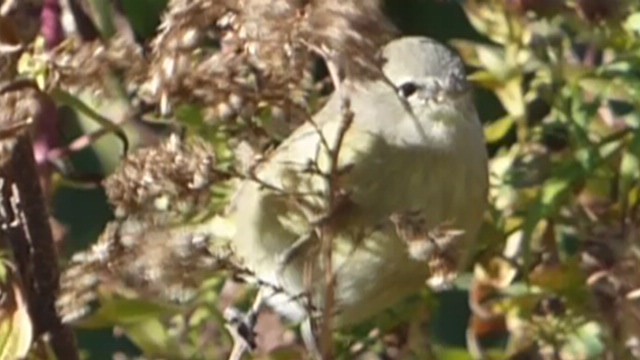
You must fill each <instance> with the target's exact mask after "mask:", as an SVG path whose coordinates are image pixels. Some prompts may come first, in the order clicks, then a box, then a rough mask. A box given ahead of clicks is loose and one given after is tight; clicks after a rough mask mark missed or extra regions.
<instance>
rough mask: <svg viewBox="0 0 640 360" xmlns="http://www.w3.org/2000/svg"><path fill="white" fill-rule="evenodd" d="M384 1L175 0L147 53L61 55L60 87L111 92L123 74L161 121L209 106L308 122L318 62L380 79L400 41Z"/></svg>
mask: <svg viewBox="0 0 640 360" xmlns="http://www.w3.org/2000/svg"><path fill="white" fill-rule="evenodd" d="M379 7H380V6H379V4H378V1H377V0H368V1H365V2H356V1H311V2H305V1H295V0H278V1H264V0H225V1H213V0H197V1H185V0H174V1H171V2H170V3H169V5H168V10H167V12H166V14H165V15H164V18H163V21H162V24H161V25H160V31H159V34H158V36H157V37H156V38H155V39H154V40H153V41H152V42H151V44H150V48H149V49H148V51H143V48H142V47H141V46H139V45H138V44H134V43H132V42H131V40H130V39H128V38H126V37H124V36H116V37H115V38H113V39H110V41H109V42H108V43H104V42H95V43H93V44H92V45H90V46H89V45H82V46H77V44H73V43H70V42H68V43H67V44H66V45H63V46H61V47H59V48H58V49H56V51H55V52H54V54H53V57H52V59H51V60H50V61H48V66H49V67H50V68H51V70H53V72H52V73H53V76H54V79H53V80H55V81H53V82H52V83H51V84H56V85H58V86H64V87H67V88H68V87H72V86H81V87H84V86H86V87H90V88H93V90H102V89H95V86H96V84H99V85H100V86H104V82H102V84H101V82H96V81H95V79H96V78H97V79H102V80H106V79H107V78H106V76H110V75H111V76H112V75H113V74H118V75H119V76H121V75H124V77H125V79H126V81H125V83H126V84H127V88H128V89H127V90H128V91H129V92H130V93H131V94H134V95H135V96H136V97H137V98H138V99H140V100H142V101H143V102H144V103H146V104H153V105H154V106H155V107H156V109H159V112H160V113H161V114H162V115H167V114H170V113H171V112H172V110H173V109H175V108H176V107H179V106H180V105H183V104H190V105H199V106H202V108H203V112H204V118H205V119H206V120H207V121H208V122H216V121H218V120H229V119H234V118H237V117H242V118H244V119H250V118H251V117H252V116H255V115H257V114H264V113H265V112H268V113H269V114H271V115H272V117H274V118H276V120H277V121H282V120H284V121H286V122H288V123H290V124H291V126H290V128H289V130H291V129H293V128H295V127H296V126H297V125H299V124H300V123H301V122H302V121H304V120H305V119H307V116H308V113H309V106H308V100H309V99H308V98H309V94H310V92H312V91H314V83H313V82H314V78H313V76H314V68H315V65H316V64H317V61H316V60H317V59H318V58H319V56H322V57H324V58H325V60H327V61H329V62H331V63H333V64H335V66H336V67H337V68H338V69H339V70H340V72H341V73H342V74H344V73H349V74H350V76H352V77H353V76H376V75H377V74H378V69H379V66H376V65H377V64H375V61H374V59H375V56H374V54H375V53H376V51H377V49H378V47H379V46H380V45H381V44H382V43H384V42H386V41H387V40H388V39H390V38H391V37H392V36H393V35H394V29H393V27H392V25H391V24H390V23H389V21H388V20H387V19H386V18H385V17H384V15H383V14H382V12H381V10H380V8H379Z"/></svg>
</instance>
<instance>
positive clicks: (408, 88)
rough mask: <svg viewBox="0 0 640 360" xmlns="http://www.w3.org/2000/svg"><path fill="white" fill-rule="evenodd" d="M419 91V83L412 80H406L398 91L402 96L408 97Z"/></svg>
mask: <svg viewBox="0 0 640 360" xmlns="http://www.w3.org/2000/svg"><path fill="white" fill-rule="evenodd" d="M416 91H418V85H416V84H415V83H412V82H406V83H404V84H402V85H400V86H399V87H398V93H399V94H400V96H402V97H405V98H408V97H409V96H411V95H413V94H415V92H416Z"/></svg>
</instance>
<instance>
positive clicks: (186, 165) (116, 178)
mask: <svg viewBox="0 0 640 360" xmlns="http://www.w3.org/2000/svg"><path fill="white" fill-rule="evenodd" d="M211 154H212V151H211V149H209V148H208V147H207V146H206V145H205V144H204V143H203V142H198V141H193V142H190V143H183V142H182V141H181V140H180V139H179V138H178V137H177V136H171V137H170V138H169V139H168V140H167V141H166V142H165V143H163V144H162V145H161V146H159V147H157V148H148V149H142V150H140V151H138V152H137V153H136V154H134V155H133V156H130V157H129V158H128V159H127V160H126V161H125V162H124V163H123V164H122V166H121V167H120V168H119V169H118V170H117V171H116V173H114V174H113V175H112V176H111V177H110V178H109V179H108V180H107V181H106V182H105V185H106V189H107V194H108V196H109V199H110V200H111V202H112V203H113V205H114V206H115V207H116V215H117V216H118V217H120V219H118V220H116V221H114V222H112V223H110V224H108V225H107V228H106V229H105V231H104V232H103V234H102V236H101V237H100V239H99V240H98V242H97V243H96V244H95V245H93V246H92V247H91V248H90V249H89V250H88V251H86V252H81V253H78V254H76V255H74V256H73V258H72V261H71V264H70V267H69V268H68V270H67V271H65V273H64V275H63V277H62V280H61V294H62V295H61V296H60V298H59V301H58V307H59V311H60V314H61V316H62V317H63V318H64V319H65V321H70V320H74V319H76V318H78V317H80V316H82V315H84V314H85V313H86V312H88V311H89V309H90V306H89V305H90V303H91V302H92V301H96V300H98V298H99V294H100V292H101V291H108V292H116V293H118V294H120V295H124V296H128V295H131V296H143V297H145V298H149V299H165V300H167V301H178V302H182V301H185V300H188V299H190V298H192V297H193V295H194V294H195V292H196V290H197V289H198V288H199V287H200V286H201V284H202V283H203V282H204V281H205V280H206V279H207V278H208V277H210V276H211V275H212V274H215V272H216V271H217V270H220V269H221V268H222V267H226V266H227V265H229V264H228V263H227V258H228V254H227V252H226V247H225V245H224V244H222V245H220V246H215V248H214V247H212V246H211V247H210V245H211V243H212V242H215V241H216V240H217V239H213V238H212V235H211V234H210V233H209V232H208V231H205V230H206V228H205V229H200V230H198V228H197V223H193V224H192V225H193V226H187V225H186V224H185V222H186V221H189V220H188V219H187V217H188V215H193V213H194V212H196V210H197V211H199V212H202V211H203V209H205V210H206V209H207V208H208V207H210V203H211V200H212V197H213V195H212V192H211V189H210V185H211V184H212V182H213V181H215V180H217V179H219V178H218V175H217V174H216V172H215V170H214V168H213V165H214V159H213V157H212V155H211ZM194 221H197V220H194Z"/></svg>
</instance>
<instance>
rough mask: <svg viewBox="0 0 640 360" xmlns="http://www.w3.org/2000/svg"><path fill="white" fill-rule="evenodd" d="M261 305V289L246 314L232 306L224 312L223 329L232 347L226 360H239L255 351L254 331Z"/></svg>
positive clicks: (262, 298)
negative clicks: (230, 338)
mask: <svg viewBox="0 0 640 360" xmlns="http://www.w3.org/2000/svg"><path fill="white" fill-rule="evenodd" d="M263 304H264V294H263V290H262V289H261V290H259V291H258V294H257V295H256V298H255V300H254V301H253V304H252V305H251V308H250V309H249V311H247V312H246V313H243V312H242V311H240V310H238V309H237V308H235V307H232V306H230V307H227V308H226V309H225V310H224V314H223V317H224V319H225V321H226V324H225V328H226V329H227V331H229V334H231V337H232V339H233V340H232V341H233V347H232V349H231V353H230V354H229V357H228V360H240V359H241V358H242V356H243V355H244V354H245V353H247V352H252V351H254V350H255V349H256V346H257V344H256V337H257V334H256V332H255V330H254V329H255V326H256V323H257V321H258V314H259V313H260V310H261V309H262V306H263Z"/></svg>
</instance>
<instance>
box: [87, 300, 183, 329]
mask: <svg viewBox="0 0 640 360" xmlns="http://www.w3.org/2000/svg"><path fill="white" fill-rule="evenodd" d="M101 304H102V306H101V307H100V309H98V311H96V312H95V313H94V314H93V315H92V316H90V317H89V318H87V319H86V320H83V321H81V322H80V323H79V324H78V326H79V327H82V328H87V329H97V328H104V327H110V326H113V325H119V326H126V325H132V324H136V323H139V322H142V321H146V320H148V319H153V318H162V317H167V316H169V315H172V314H175V313H176V311H177V309H174V308H172V307H169V306H166V305H161V304H156V303H152V302H149V301H144V300H140V299H125V298H120V297H114V298H111V299H108V300H104V301H102V302H101Z"/></svg>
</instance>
